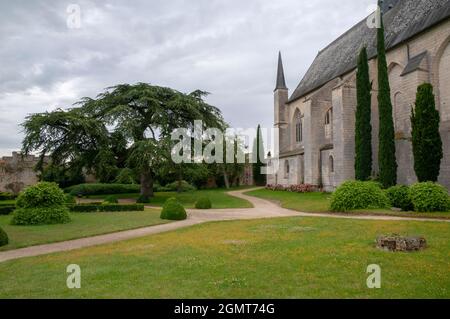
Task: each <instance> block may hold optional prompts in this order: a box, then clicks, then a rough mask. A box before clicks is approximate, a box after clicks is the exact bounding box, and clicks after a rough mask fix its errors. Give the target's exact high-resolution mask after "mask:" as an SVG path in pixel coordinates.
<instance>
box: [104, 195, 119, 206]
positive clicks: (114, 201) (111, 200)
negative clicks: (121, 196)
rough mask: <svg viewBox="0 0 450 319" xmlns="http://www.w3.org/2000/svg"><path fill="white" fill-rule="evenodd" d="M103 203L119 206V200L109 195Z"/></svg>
mask: <svg viewBox="0 0 450 319" xmlns="http://www.w3.org/2000/svg"><path fill="white" fill-rule="evenodd" d="M104 203H107V204H119V200H118V199H117V197H116V196H114V195H110V196H107V197H106V198H105V200H104Z"/></svg>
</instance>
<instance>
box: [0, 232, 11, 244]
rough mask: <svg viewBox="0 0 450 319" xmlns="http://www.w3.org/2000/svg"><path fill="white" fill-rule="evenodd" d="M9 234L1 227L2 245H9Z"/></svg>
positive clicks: (0, 240) (0, 238)
mask: <svg viewBox="0 0 450 319" xmlns="http://www.w3.org/2000/svg"><path fill="white" fill-rule="evenodd" d="M8 242H9V240H8V235H7V234H6V233H5V231H4V230H3V229H1V228H0V247H2V246H5V245H8Z"/></svg>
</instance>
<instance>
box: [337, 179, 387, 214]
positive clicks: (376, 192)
mask: <svg viewBox="0 0 450 319" xmlns="http://www.w3.org/2000/svg"><path fill="white" fill-rule="evenodd" d="M389 206H390V202H389V198H388V197H387V195H386V193H385V192H384V191H383V190H382V189H381V186H380V184H379V183H376V182H360V181H347V182H344V183H343V184H342V185H341V186H339V187H338V188H337V189H336V191H335V192H334V193H333V195H332V196H331V205H330V209H331V210H332V211H336V212H346V211H349V210H354V209H375V208H387V207H389Z"/></svg>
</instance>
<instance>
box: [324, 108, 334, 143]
mask: <svg viewBox="0 0 450 319" xmlns="http://www.w3.org/2000/svg"><path fill="white" fill-rule="evenodd" d="M332 125H333V108H330V109H329V110H328V111H327V113H326V114H325V138H330V137H331V128H332Z"/></svg>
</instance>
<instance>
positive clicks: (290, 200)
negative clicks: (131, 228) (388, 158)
mask: <svg viewBox="0 0 450 319" xmlns="http://www.w3.org/2000/svg"><path fill="white" fill-rule="evenodd" d="M246 194H247V195H251V196H255V197H259V198H263V199H268V200H271V201H276V202H278V203H280V205H281V206H282V207H284V208H288V209H293V210H296V211H300V212H305V213H328V212H330V200H331V194H329V193H319V192H317V193H303V194H300V193H292V192H285V191H272V190H268V189H259V190H255V191H251V192H247V193H246ZM345 215H384V216H399V217H423V218H443V219H450V212H436V213H419V212H402V211H394V210H390V209H365V210H355V211H351V212H348V213H345Z"/></svg>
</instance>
